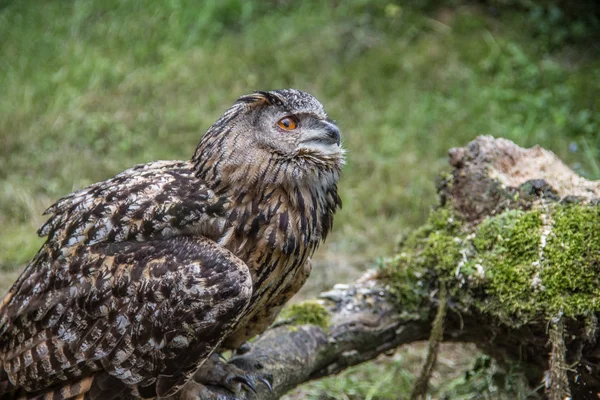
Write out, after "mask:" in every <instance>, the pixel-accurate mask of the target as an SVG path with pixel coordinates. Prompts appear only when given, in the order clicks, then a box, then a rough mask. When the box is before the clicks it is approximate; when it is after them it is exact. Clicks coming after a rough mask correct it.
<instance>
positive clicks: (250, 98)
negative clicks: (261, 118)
mask: <svg viewBox="0 0 600 400" xmlns="http://www.w3.org/2000/svg"><path fill="white" fill-rule="evenodd" d="M236 103H246V104H248V105H251V106H260V105H276V106H281V105H283V101H282V100H281V98H280V97H279V96H277V95H276V94H274V93H272V92H264V91H257V92H254V93H251V94H247V95H245V96H242V97H240V98H239V99H237V101H236Z"/></svg>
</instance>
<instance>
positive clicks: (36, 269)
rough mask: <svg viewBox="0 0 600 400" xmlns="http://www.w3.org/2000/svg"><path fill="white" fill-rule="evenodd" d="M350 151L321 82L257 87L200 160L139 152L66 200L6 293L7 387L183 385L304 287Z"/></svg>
mask: <svg viewBox="0 0 600 400" xmlns="http://www.w3.org/2000/svg"><path fill="white" fill-rule="evenodd" d="M342 164H343V151H342V149H341V147H340V142H339V131H338V130H337V128H336V127H335V125H334V124H333V123H332V122H330V121H329V120H328V119H327V115H326V114H325V112H324V111H323V107H322V106H321V104H320V103H319V102H318V101H317V100H316V99H315V98H314V97H312V96H310V95H309V94H306V93H304V92H301V91H298V90H293V89H290V90H278V91H272V92H256V93H253V94H251V95H247V96H242V97H240V98H239V99H238V100H237V101H236V102H235V103H234V104H233V106H232V107H231V108H229V109H228V110H227V111H226V112H225V114H224V115H223V116H222V117H221V118H220V119H219V120H218V121H217V122H216V123H215V124H214V125H213V126H212V127H210V129H209V130H208V131H207V132H206V134H205V135H204V136H203V138H202V140H201V141H200V144H199V145H198V147H197V149H196V152H195V154H194V156H193V157H192V159H191V160H190V161H187V162H184V161H159V162H153V163H149V164H144V165H139V166H136V167H134V168H132V169H129V170H127V171H125V172H123V173H121V174H119V175H117V176H115V177H114V178H112V179H109V180H107V181H104V182H99V183H96V184H93V185H91V186H89V187H87V188H85V189H82V190H80V191H77V192H75V193H73V194H70V195H68V196H66V197H64V198H63V199H61V200H59V201H58V202H57V203H56V204H54V205H53V206H52V207H50V208H49V209H48V210H47V212H46V213H47V214H48V215H49V216H50V217H49V219H48V221H47V222H46V223H45V224H44V225H43V226H42V227H41V229H40V231H39V234H40V235H42V236H47V241H46V243H45V244H44V245H43V247H42V248H41V249H40V251H39V252H38V254H37V255H36V257H35V258H34V260H33V261H32V262H31V263H30V264H29V265H28V266H27V268H26V269H25V271H24V272H23V274H22V275H21V276H20V278H19V279H18V280H17V282H16V283H15V284H14V285H13V287H12V288H11V289H10V291H9V292H8V293H7V295H6V296H5V298H4V299H3V301H2V304H1V309H0V364H1V368H0V393H3V394H4V395H5V396H17V397H18V396H24V397H25V398H28V397H29V398H33V397H35V396H38V395H43V396H46V397H47V398H54V399H58V398H61V399H62V398H79V397H81V398H83V397H85V398H95V399H111V398H114V399H121V398H136V397H142V398H154V397H167V396H170V395H173V394H175V395H177V393H179V391H180V389H181V388H182V387H183V386H184V385H185V383H186V381H187V380H188V379H189V378H190V376H192V375H193V374H195V376H200V377H201V376H202V369H201V366H202V364H203V363H204V362H206V360H207V359H208V358H209V357H210V356H211V354H212V353H213V352H215V350H218V349H221V348H236V347H238V346H239V345H240V344H241V343H243V342H244V341H246V340H247V339H249V338H251V337H252V336H254V335H256V334H258V333H260V332H262V331H263V330H264V329H266V327H267V326H268V325H269V324H271V322H272V321H273V320H274V318H275V317H276V315H277V313H278V312H279V310H280V309H281V307H282V305H283V304H284V303H285V302H286V301H287V300H288V299H289V298H290V297H291V296H292V295H293V294H294V293H295V292H296V291H297V290H298V289H299V288H300V287H301V286H302V284H303V283H304V281H305V280H306V278H307V277H308V274H309V272H310V260H309V258H310V256H311V255H312V253H313V252H314V251H315V249H316V248H317V246H318V245H319V243H321V242H322V241H323V240H325V238H326V236H327V234H328V233H329V231H330V230H331V227H332V223H333V215H334V213H335V211H336V209H337V208H338V207H339V206H340V204H341V203H340V199H339V197H338V194H337V187H336V185H337V181H338V177H339V172H340V168H341V166H342ZM213 369H214V368H213ZM200 380H201V379H200ZM185 392H186V393H187V392H189V390H186V391H185Z"/></svg>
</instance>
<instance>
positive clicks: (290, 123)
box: [277, 117, 298, 131]
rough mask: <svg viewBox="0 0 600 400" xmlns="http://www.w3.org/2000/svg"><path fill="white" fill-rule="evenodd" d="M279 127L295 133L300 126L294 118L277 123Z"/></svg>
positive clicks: (285, 118)
mask: <svg viewBox="0 0 600 400" xmlns="http://www.w3.org/2000/svg"><path fill="white" fill-rule="evenodd" d="M277 126H278V127H280V128H281V129H283V130H285V131H293V130H294V129H296V127H297V126H298V122H297V121H296V118H294V117H283V118H281V119H280V120H279V121H277Z"/></svg>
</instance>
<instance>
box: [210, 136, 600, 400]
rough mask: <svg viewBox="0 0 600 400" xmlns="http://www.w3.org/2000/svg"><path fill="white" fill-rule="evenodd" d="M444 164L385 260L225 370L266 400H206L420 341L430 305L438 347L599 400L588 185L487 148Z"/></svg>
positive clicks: (599, 186) (594, 189)
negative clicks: (453, 344)
mask: <svg viewBox="0 0 600 400" xmlns="http://www.w3.org/2000/svg"><path fill="white" fill-rule="evenodd" d="M450 164H451V166H452V167H453V170H452V171H451V173H449V174H448V175H447V176H446V177H445V178H444V179H443V180H442V181H441V182H440V184H439V193H440V199H441V204H440V206H439V208H438V209H436V210H434V211H432V213H431V215H430V217H429V219H428V221H427V222H426V223H425V224H424V225H423V226H422V227H421V228H420V229H418V230H416V231H415V232H413V233H412V234H411V235H410V236H409V237H407V238H406V239H405V240H404V242H403V243H402V244H401V248H400V250H399V251H398V253H397V254H396V255H394V256H392V257H390V258H389V259H387V260H386V261H385V262H383V263H382V265H381V266H380V268H379V269H378V270H376V271H371V272H369V273H368V274H366V275H365V276H364V277H363V278H362V279H361V280H359V281H358V282H356V283H354V284H352V285H336V286H335V287H334V288H333V289H332V290H331V291H329V292H326V293H323V294H322V295H321V296H320V298H319V299H317V300H314V301H310V302H307V303H305V304H300V305H295V306H292V307H290V308H288V309H287V311H285V312H284V313H283V314H282V318H281V319H280V322H279V323H278V324H276V326H274V327H272V328H271V329H269V330H268V331H267V332H265V333H264V334H263V335H261V336H260V337H259V338H258V339H257V340H256V341H254V342H253V343H252V344H251V347H250V350H249V351H247V352H246V353H244V354H238V355H235V356H234V357H232V359H231V360H230V362H231V363H233V364H235V365H237V366H239V367H241V368H243V369H245V370H247V371H248V372H249V373H252V374H257V375H260V376H263V377H265V378H267V379H268V380H270V381H271V382H272V383H273V391H272V392H269V391H268V390H267V388H266V387H262V386H259V387H257V391H258V393H256V394H254V393H252V392H241V393H238V394H235V395H234V394H232V393H230V392H228V391H227V390H225V389H222V388H219V387H211V388H209V389H210V390H211V391H212V393H213V394H214V396H215V398H222V399H233V398H239V399H275V398H278V397H280V396H281V395H282V394H284V393H285V392H286V391H288V390H289V389H291V388H293V387H294V386H297V385H299V384H301V383H303V382H306V381H308V380H311V379H318V378H320V377H323V376H326V375H331V374H335V373H337V372H339V371H341V370H343V369H344V368H347V367H349V366H352V365H355V364H358V363H361V362H364V361H367V360H370V359H373V358H374V357H376V356H377V355H379V354H381V353H383V352H386V351H389V350H390V349H393V348H395V347H397V346H400V345H402V344H406V343H410V342H414V341H419V340H426V339H427V338H428V337H430V331H431V326H432V323H433V319H434V318H435V316H436V313H437V309H438V306H439V305H440V304H444V305H445V306H444V307H447V312H446V314H445V317H444V321H443V326H444V329H443V339H444V340H447V341H462V342H471V343H475V344H477V345H478V346H479V347H480V348H481V349H482V350H483V351H484V352H486V353H488V354H489V355H491V356H493V357H494V358H496V359H497V360H498V361H500V362H501V363H502V362H514V361H518V362H520V363H521V365H525V366H526V368H525V370H526V371H527V373H528V376H527V377H528V379H529V381H530V383H531V384H532V385H539V384H540V383H541V382H542V381H543V382H545V384H546V387H547V389H546V396H547V397H548V398H552V399H555V398H556V399H558V398H564V397H565V396H567V395H571V396H572V397H573V398H575V399H580V398H581V399H588V398H598V397H597V393H599V392H600V345H598V335H599V332H598V329H597V320H598V314H599V312H600V282H599V280H600V205H599V203H600V183H599V182H592V181H588V180H585V179H584V178H582V177H580V176H578V175H576V174H575V173H574V172H572V171H571V170H570V169H569V168H568V167H567V166H565V165H564V164H563V163H562V162H561V161H560V160H559V159H558V158H557V157H556V156H555V155H554V154H552V153H551V152H548V151H546V150H544V149H541V148H539V147H534V148H532V149H522V148H520V147H518V146H516V145H515V144H514V143H512V142H510V141H507V140H504V139H494V138H492V137H479V138H477V139H476V140H474V141H473V142H471V143H470V144H469V145H468V146H467V147H465V148H459V149H453V150H451V151H450ZM441 288H443V290H441V291H440V289H441ZM441 292H443V293H444V298H443V299H442V301H440V293H441ZM437 314H438V315H442V316H443V315H444V313H443V312H442V313H437ZM436 326H437V327H438V328H439V327H441V324H439V323H438V324H437V325H436ZM433 336H436V337H438V336H439V332H437V334H436V335H432V337H433ZM432 348H435V346H432ZM433 359H435V358H433ZM424 387H426V382H425V384H424Z"/></svg>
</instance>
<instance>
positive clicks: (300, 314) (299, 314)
mask: <svg viewBox="0 0 600 400" xmlns="http://www.w3.org/2000/svg"><path fill="white" fill-rule="evenodd" d="M279 318H280V319H282V320H287V321H290V322H291V323H293V324H294V325H316V326H319V327H321V328H323V329H325V330H327V329H328V328H329V312H328V311H327V309H326V308H325V307H324V306H323V305H322V304H321V303H319V302H318V301H314V300H310V301H304V302H302V303H298V304H292V305H290V306H288V307H286V308H284V309H283V311H282V312H281V314H280V315H279Z"/></svg>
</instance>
